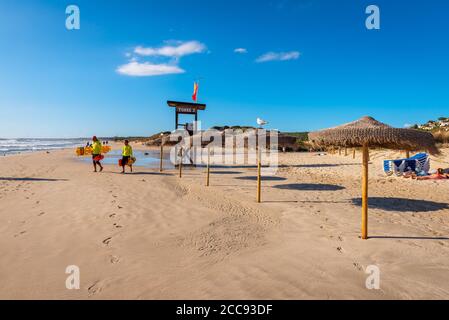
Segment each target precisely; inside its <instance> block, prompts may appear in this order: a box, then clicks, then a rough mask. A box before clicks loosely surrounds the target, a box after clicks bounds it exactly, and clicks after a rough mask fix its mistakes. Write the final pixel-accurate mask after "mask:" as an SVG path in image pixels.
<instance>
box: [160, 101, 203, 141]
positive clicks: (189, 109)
mask: <svg viewBox="0 0 449 320" xmlns="http://www.w3.org/2000/svg"><path fill="white" fill-rule="evenodd" d="M167 105H168V106H169V107H173V108H176V110H175V130H176V129H178V128H179V127H182V128H184V129H185V130H187V131H188V132H189V133H190V135H192V134H193V129H194V128H193V123H184V124H180V123H179V115H180V114H188V115H193V116H195V122H197V121H198V110H201V111H203V110H206V105H205V104H201V103H193V102H180V101H167Z"/></svg>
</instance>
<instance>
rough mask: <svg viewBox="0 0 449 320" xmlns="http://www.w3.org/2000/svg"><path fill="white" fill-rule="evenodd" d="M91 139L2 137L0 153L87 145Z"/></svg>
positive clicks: (8, 153)
mask: <svg viewBox="0 0 449 320" xmlns="http://www.w3.org/2000/svg"><path fill="white" fill-rule="evenodd" d="M87 141H89V139H87V138H84V139H82V138H77V139H1V138H0V155H2V156H4V155H10V154H18V153H27V152H35V151H50V150H58V149H66V148H74V147H77V146H85V145H86V143H87Z"/></svg>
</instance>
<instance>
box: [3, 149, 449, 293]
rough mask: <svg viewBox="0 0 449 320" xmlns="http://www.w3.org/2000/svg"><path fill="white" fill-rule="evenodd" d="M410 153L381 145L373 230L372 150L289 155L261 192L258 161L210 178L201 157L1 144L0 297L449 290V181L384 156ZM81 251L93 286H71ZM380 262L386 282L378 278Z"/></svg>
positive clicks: (375, 166) (84, 277) (375, 162)
mask: <svg viewBox="0 0 449 320" xmlns="http://www.w3.org/2000/svg"><path fill="white" fill-rule="evenodd" d="M398 155H399V154H398V153H393V152H387V153H385V152H380V151H376V152H373V153H372V156H371V160H372V165H371V173H370V174H371V176H370V179H371V181H370V183H371V184H370V196H371V197H373V199H372V200H371V203H370V204H371V209H370V234H371V235H372V236H376V238H373V239H370V240H369V241H362V240H359V239H358V232H359V224H360V208H359V206H358V203H357V199H356V198H358V197H359V188H360V182H359V179H358V176H359V173H360V166H359V162H360V159H359V158H358V157H359V156H357V159H355V160H353V159H352V158H351V157H344V156H324V157H318V156H315V155H312V154H286V155H281V164H282V166H281V168H280V170H279V172H278V174H277V176H276V177H275V178H270V179H269V180H267V181H264V183H263V186H264V189H263V203H262V204H259V205H258V204H257V203H255V201H254V200H255V182H254V181H253V180H251V179H252V178H253V177H254V174H255V169H253V168H241V167H236V168H228V169H223V168H221V169H216V170H214V172H213V174H212V177H211V178H212V180H211V184H212V185H211V187H209V188H206V187H205V186H204V174H203V172H202V171H201V170H186V171H185V174H184V177H183V179H182V180H179V178H178V177H177V176H176V172H175V171H169V172H166V173H164V174H159V173H158V172H156V171H154V170H151V169H143V168H136V171H137V172H136V174H134V175H125V176H123V175H120V174H117V172H118V170H119V169H118V168H117V167H113V166H107V167H106V170H105V172H103V173H101V174H94V173H93V172H91V167H90V166H89V165H88V164H86V163H82V162H80V161H75V160H74V157H73V156H72V152H71V151H58V152H52V153H51V154H46V153H36V154H28V155H19V156H14V157H5V158H1V159H0V168H1V169H0V201H1V204H2V205H1V207H0V245H1V248H2V255H1V258H0V279H1V280H0V287H1V290H0V298H25V299H28V298H37V299H46V298H50V299H53V298H63V299H81V298H92V299H112V298H114V299H121V298H125V299H134V298H138V299H164V298H173V299H203V298H205V299H231V298H233V299H235V298H242V299H243V298H244V299H284V298H291V299H308V298H320V299H329V298H330V299H335V298H355V299H356V298H368V299H379V298H382V299H392V298H424V299H430V298H446V299H447V298H449V280H448V279H449V277H447V275H448V274H449V264H448V262H449V240H448V238H449V216H448V214H449V206H448V204H447V203H448V191H449V183H447V182H446V181H438V182H432V181H425V182H417V181H412V180H406V179H398V178H386V177H385V176H383V175H382V173H381V165H380V160H381V159H383V158H384V157H394V156H398ZM49 159H51V161H49ZM447 159H448V156H447V151H446V152H445V156H444V157H443V158H441V159H440V160H439V161H440V162H439V163H438V166H443V167H449V165H446V163H447ZM25 178H26V179H25ZM386 198H387V199H386ZM392 198H395V199H392ZM407 198H410V199H414V200H415V201H414V202H410V201H409V200H405V199H407ZM354 199H355V200H354ZM72 264H74V265H77V266H79V267H80V270H81V289H80V290H67V289H66V288H65V279H66V277H67V275H66V274H65V268H66V266H68V265H72ZM368 265H377V266H378V267H379V268H380V270H381V290H378V291H376V290H367V289H366V288H365V279H366V277H367V274H365V272H364V271H365V268H366V267H367V266H368Z"/></svg>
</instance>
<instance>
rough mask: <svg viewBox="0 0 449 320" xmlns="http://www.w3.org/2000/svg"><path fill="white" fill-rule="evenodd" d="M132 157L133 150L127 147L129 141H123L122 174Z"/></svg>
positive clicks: (131, 166)
mask: <svg viewBox="0 0 449 320" xmlns="http://www.w3.org/2000/svg"><path fill="white" fill-rule="evenodd" d="M132 156H133V148H132V147H131V146H130V145H129V141H128V140H125V145H124V146H123V148H122V168H123V170H122V173H125V166H126V165H127V164H128V162H129V160H130V159H131V157H132ZM129 167H130V168H131V172H133V165H132V164H130V165H129Z"/></svg>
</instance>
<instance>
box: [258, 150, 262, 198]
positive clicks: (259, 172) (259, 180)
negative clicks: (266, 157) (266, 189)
mask: <svg viewBox="0 0 449 320" xmlns="http://www.w3.org/2000/svg"><path fill="white" fill-rule="evenodd" d="M257 154H258V157H257V202H258V203H260V202H261V191H262V190H261V188H262V179H261V171H262V170H261V167H262V165H261V162H260V156H261V155H260V152H259V150H257Z"/></svg>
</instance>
